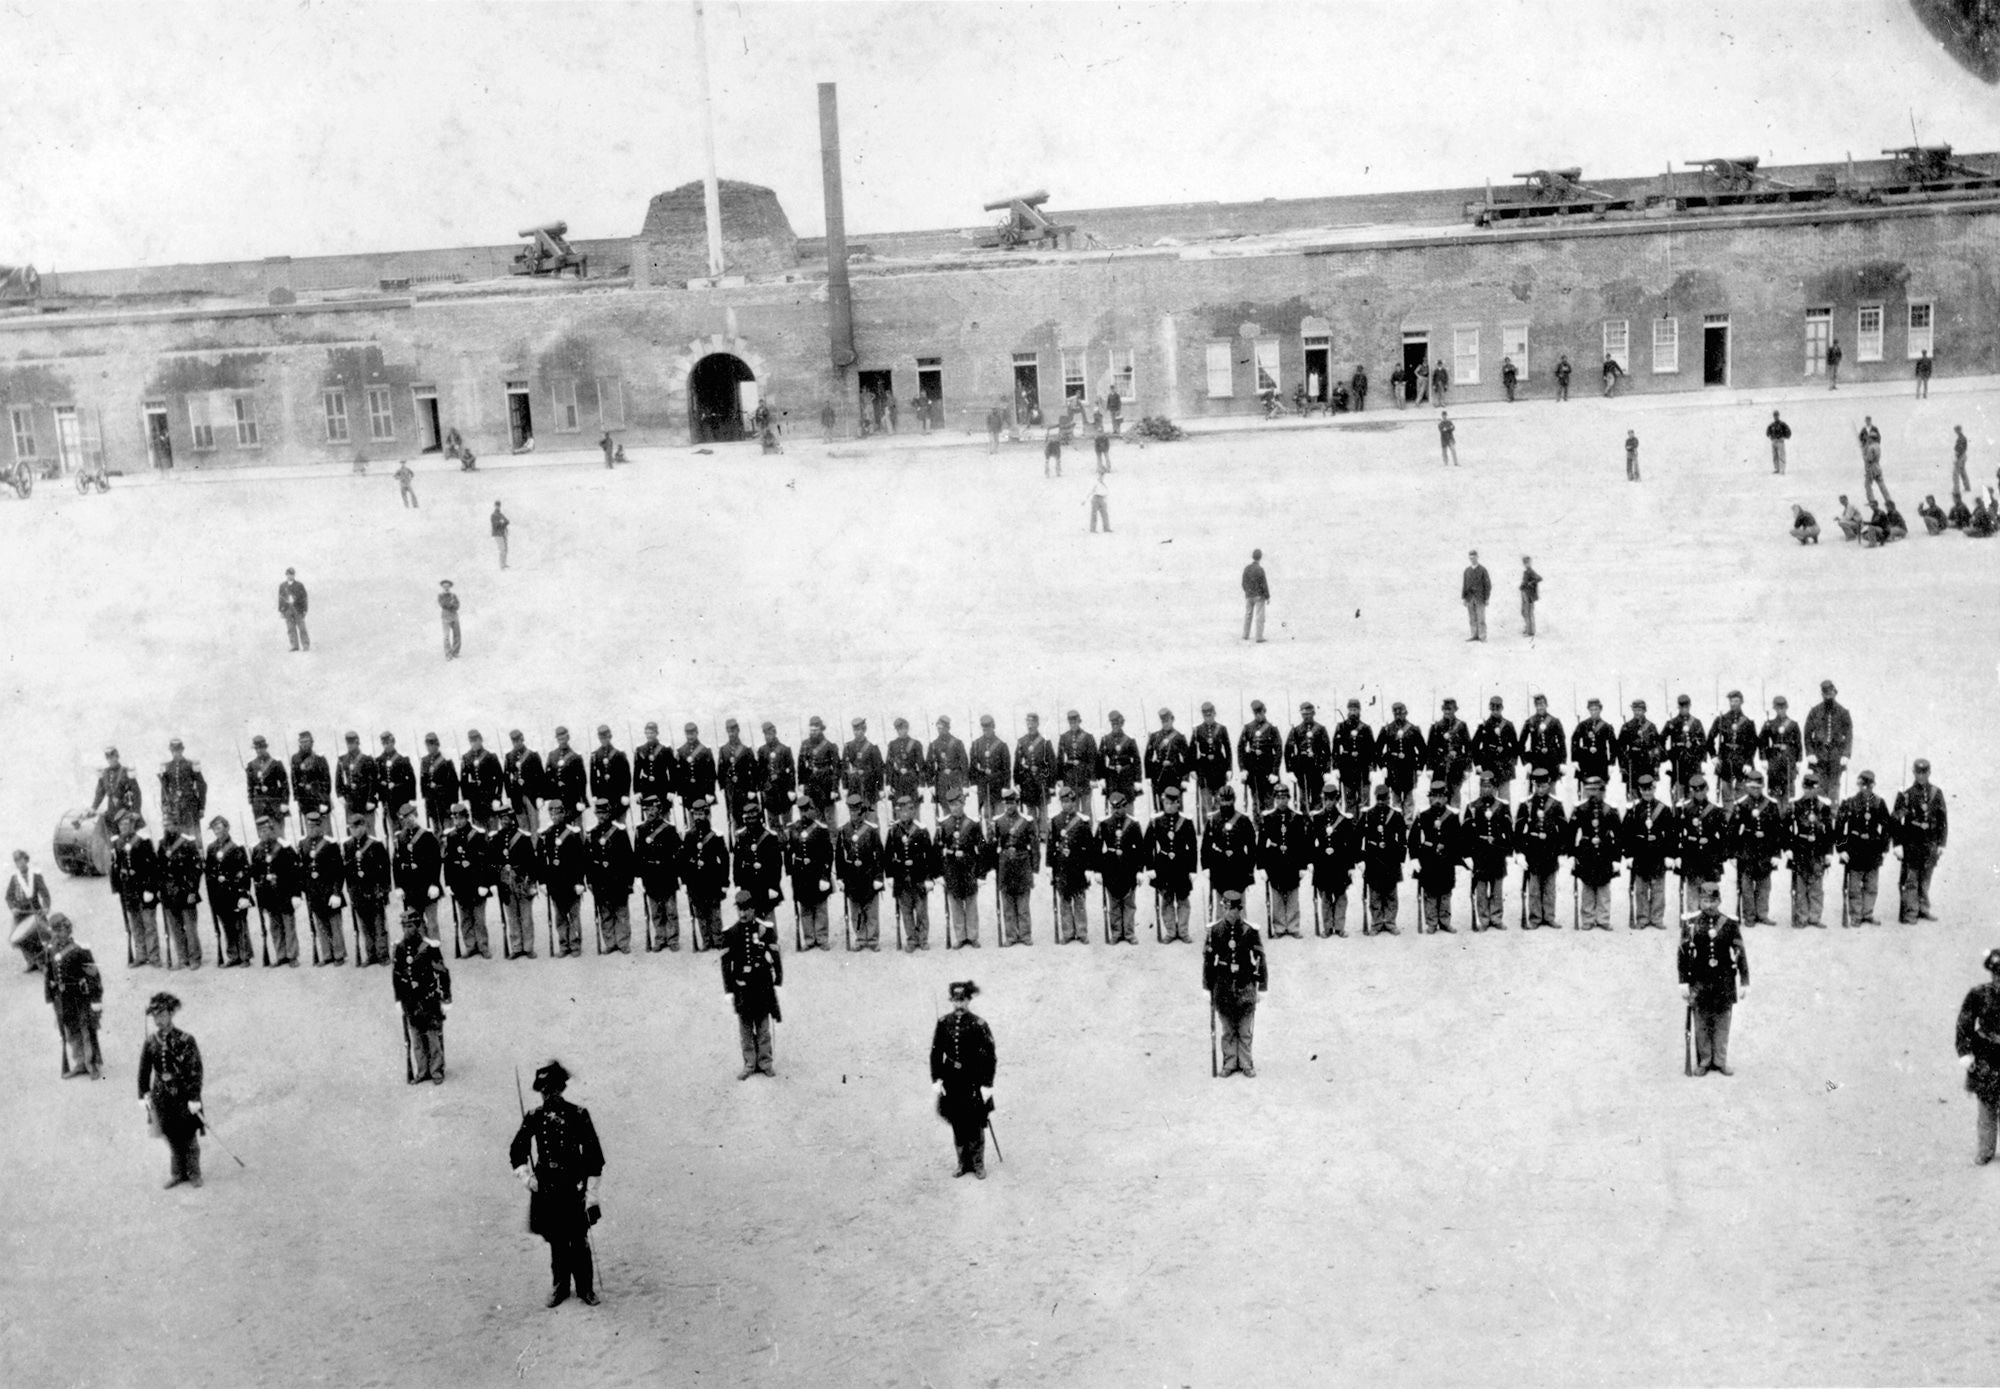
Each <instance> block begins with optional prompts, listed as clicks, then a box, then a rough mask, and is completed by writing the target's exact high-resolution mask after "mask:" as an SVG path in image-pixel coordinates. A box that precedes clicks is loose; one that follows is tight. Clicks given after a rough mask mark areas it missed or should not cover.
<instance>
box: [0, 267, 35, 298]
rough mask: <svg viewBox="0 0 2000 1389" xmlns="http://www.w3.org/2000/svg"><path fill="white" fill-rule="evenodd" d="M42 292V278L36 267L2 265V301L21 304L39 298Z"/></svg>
mask: <svg viewBox="0 0 2000 1389" xmlns="http://www.w3.org/2000/svg"><path fill="white" fill-rule="evenodd" d="M41 292H42V277H41V274H40V273H39V272H38V271H37V270H36V269H35V267H34V266H32V265H0V301H4V302H7V303H19V302H20V301H22V300H24V299H34V298H38V297H39V296H40V295H41Z"/></svg>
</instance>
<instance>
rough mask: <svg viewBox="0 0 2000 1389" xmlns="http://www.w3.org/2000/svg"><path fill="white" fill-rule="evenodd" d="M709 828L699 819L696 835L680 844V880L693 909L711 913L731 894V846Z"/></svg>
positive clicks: (693, 833) (690, 835) (690, 836)
mask: <svg viewBox="0 0 2000 1389" xmlns="http://www.w3.org/2000/svg"><path fill="white" fill-rule="evenodd" d="M707 825H708V822H707V821H705V820H700V819H697V820H696V821H695V822H694V830H693V832H692V833H691V834H689V835H688V837H687V838H686V839H683V840H682V841H681V881H682V882H684V883H686V884H687V894H688V904H689V905H690V906H696V905H699V906H704V907H707V908H709V909H711V910H712V909H713V908H714V907H715V906H716V904H717V903H719V902H721V901H722V898H723V895H724V894H725V893H727V892H728V891H729V846H728V845H727V844H725V843H723V842H722V836H721V835H719V834H717V833H715V832H714V831H713V830H711V829H709V828H708V827H707Z"/></svg>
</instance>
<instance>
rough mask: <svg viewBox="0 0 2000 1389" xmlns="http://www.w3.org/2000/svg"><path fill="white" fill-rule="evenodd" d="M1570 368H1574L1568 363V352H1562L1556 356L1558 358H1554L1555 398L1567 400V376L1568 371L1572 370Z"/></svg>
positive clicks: (1568, 374) (1568, 375)
mask: <svg viewBox="0 0 2000 1389" xmlns="http://www.w3.org/2000/svg"><path fill="white" fill-rule="evenodd" d="M1572 370H1574V368H1572V367H1571V366H1570V364H1569V354H1568V353H1564V354H1563V355H1562V356H1561V357H1558V358H1557V359H1556V372H1555V376H1556V399H1557V400H1568V399H1569V378H1570V373H1571V372H1572Z"/></svg>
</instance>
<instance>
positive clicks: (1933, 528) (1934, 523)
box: [1917, 493, 1944, 535]
mask: <svg viewBox="0 0 2000 1389" xmlns="http://www.w3.org/2000/svg"><path fill="white" fill-rule="evenodd" d="M1917 519H1918V520H1920V521H1922V522H1923V523H1924V531H1925V532H1926V533H1927V534H1930V535H1941V534H1943V533H1944V511H1943V509H1942V508H1940V507H1939V506H1938V504H1937V497H1936V495H1935V494H1932V493H1926V494H1925V495H1924V499H1923V501H1922V503H1920V504H1919V505H1918V507H1917Z"/></svg>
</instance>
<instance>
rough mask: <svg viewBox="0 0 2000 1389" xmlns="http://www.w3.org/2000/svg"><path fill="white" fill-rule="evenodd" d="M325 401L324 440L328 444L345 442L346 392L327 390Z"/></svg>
mask: <svg viewBox="0 0 2000 1389" xmlns="http://www.w3.org/2000/svg"><path fill="white" fill-rule="evenodd" d="M322 398H323V399H324V401H325V402H326V441H327V442H328V443H329V444H344V443H346V442H347V437H348V435H347V392H346V391H328V392H327V393H326V394H325V396H324V397H322Z"/></svg>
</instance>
